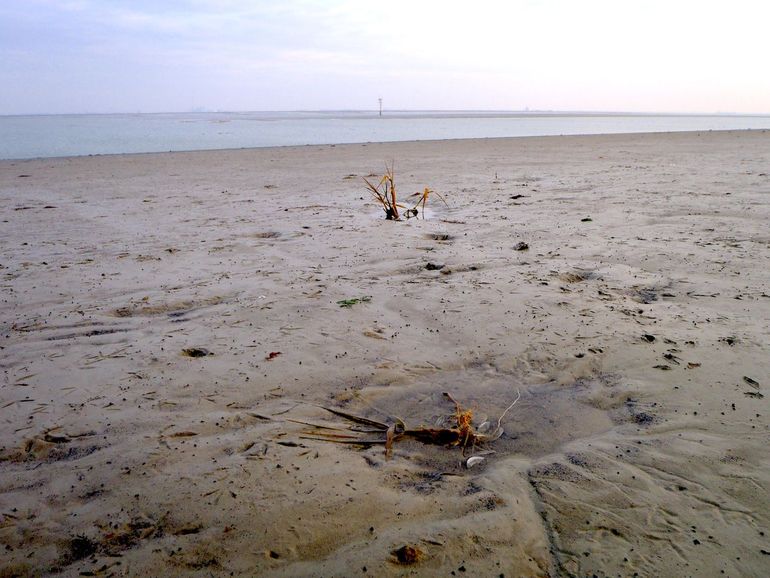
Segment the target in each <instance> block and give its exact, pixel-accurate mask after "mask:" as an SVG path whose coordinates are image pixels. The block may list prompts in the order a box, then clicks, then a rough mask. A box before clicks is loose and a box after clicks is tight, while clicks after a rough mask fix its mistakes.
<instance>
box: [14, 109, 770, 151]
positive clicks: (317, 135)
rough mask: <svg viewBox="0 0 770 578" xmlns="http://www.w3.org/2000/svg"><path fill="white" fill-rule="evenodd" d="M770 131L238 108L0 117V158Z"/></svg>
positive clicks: (750, 124)
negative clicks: (597, 135) (210, 111)
mask: <svg viewBox="0 0 770 578" xmlns="http://www.w3.org/2000/svg"><path fill="white" fill-rule="evenodd" d="M727 129H770V116H739V115H646V114H645V115H643V114H585V113H575V114H572V113H541V112H523V113H519V112H516V113H512V112H424V111H419V112H385V113H383V115H382V116H381V117H380V116H378V115H377V113H371V112H243V113H229V112H228V113H173V114H99V115H39V116H0V159H25V158H36V157H60V156H77V155H96V154H114V153H147V152H161V151H184V150H206V149H231V148H251V147H271V146H286V145H310V144H340V143H360V142H392V141H410V140H444V139H459V138H494V137H518V136H538V135H567V134H608V133H631V132H669V131H698V130H727Z"/></svg>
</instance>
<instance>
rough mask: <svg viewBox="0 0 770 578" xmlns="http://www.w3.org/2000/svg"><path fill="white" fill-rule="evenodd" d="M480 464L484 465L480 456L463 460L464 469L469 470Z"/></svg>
mask: <svg viewBox="0 0 770 578" xmlns="http://www.w3.org/2000/svg"><path fill="white" fill-rule="evenodd" d="M482 463H484V458H482V457H481V456H472V457H470V458H468V459H467V460H465V467H466V468H468V469H471V468H472V467H473V466H477V465H479V464H482Z"/></svg>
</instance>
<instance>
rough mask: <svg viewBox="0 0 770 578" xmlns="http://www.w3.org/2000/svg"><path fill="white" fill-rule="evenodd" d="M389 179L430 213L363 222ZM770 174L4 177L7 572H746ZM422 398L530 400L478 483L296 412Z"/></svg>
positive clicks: (606, 149)
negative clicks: (420, 199)
mask: <svg viewBox="0 0 770 578" xmlns="http://www.w3.org/2000/svg"><path fill="white" fill-rule="evenodd" d="M386 161H388V162H389V161H394V162H395V167H396V179H397V183H398V184H399V185H400V187H401V191H402V192H403V193H407V192H412V191H416V190H421V189H422V187H424V186H430V187H432V188H434V189H435V190H437V191H439V192H441V193H443V194H444V195H445V196H446V199H447V202H448V205H449V206H448V207H444V206H442V205H441V203H440V202H439V201H438V199H437V198H434V199H432V200H431V202H430V205H429V206H430V207H431V208H432V209H433V211H432V212H431V214H430V215H429V218H428V219H427V220H414V219H412V220H409V221H408V222H399V223H396V222H387V221H385V220H384V219H383V218H382V212H381V210H380V209H379V208H378V207H377V206H376V205H375V204H374V203H373V202H372V201H371V199H370V198H369V197H368V196H367V194H366V192H365V190H364V188H363V182H362V180H361V176H365V175H369V174H372V173H380V174H381V173H382V170H383V168H384V163H385V162H386ZM768 174H770V133H766V132H764V131H762V132H725V133H698V134H696V133H691V134H660V135H653V134H647V135H613V136H589V137H556V138H522V139H502V140H475V141H453V142H423V143H398V144H369V145H346V146H323V147H318V146H312V147H296V148H281V149H262V150H239V151H219V152H194V153H173V154H171V153H169V154H157V155H126V156H104V157H90V158H73V159H44V160H31V161H4V162H1V163H0V211H1V214H2V227H1V228H0V241H1V242H2V259H1V260H0V275H1V276H2V303H1V304H0V306H1V307H2V309H1V312H2V313H1V316H0V365H1V366H2V384H0V460H1V461H0V492H1V493H0V515H2V526H1V527H0V547H2V553H1V554H0V559H1V560H2V567H3V568H2V571H0V575H3V576H8V575H26V574H31V575H34V574H47V573H54V572H56V573H61V575H63V576H77V575H78V574H80V573H82V572H91V573H93V574H87V575H130V576H159V575H200V576H209V575H229V574H231V573H233V574H235V575H244V576H251V575H260V574H261V575H271V576H400V575H415V576H434V575H435V576H447V575H453V574H454V575H461V574H462V573H463V572H465V573H466V574H465V575H468V576H498V575H505V576H561V575H575V576H584V575H592V574H595V575H599V576H605V575H608V576H609V575H612V576H631V575H636V574H638V575H639V576H677V577H678V576H719V575H722V574H721V573H722V572H723V573H724V575H727V576H765V575H767V570H768V567H769V565H770V556H769V554H768V553H769V552H770V537H768V531H770V528H769V527H768V525H769V524H768V519H769V517H770V514H769V512H768V505H769V503H768V502H769V500H768V489H769V487H770V452H769V451H768V441H770V440H769V438H768V418H767V416H768V407H767V406H768V384H770V351H769V350H770V347H768V344H769V343H770V176H768ZM589 219H590V220H589ZM519 242H525V243H527V244H528V245H529V249H528V250H521V251H519V250H516V249H515V246H516V245H517V244H518V243H519ZM428 263H432V264H434V265H436V266H441V265H444V267H443V268H442V269H435V268H432V270H429V269H427V268H426V265H427V264H428ZM364 296H367V297H371V300H369V301H364V302H361V303H358V304H355V305H353V306H352V307H349V308H344V307H340V306H339V305H338V303H337V302H338V301H340V300H343V299H350V298H360V297H364ZM644 336H648V337H646V338H645V337H644ZM196 347H197V348H205V349H206V350H208V351H209V352H210V353H211V354H210V355H206V356H204V357H188V356H185V355H184V354H183V350H184V349H189V348H196ZM277 352H280V353H279V354H275V353H277ZM271 353H273V354H274V355H272V359H269V358H270V357H271ZM445 391H446V392H449V393H451V394H452V395H453V396H454V397H455V398H456V399H457V400H458V401H459V402H460V403H461V404H462V405H463V406H464V407H467V408H470V409H472V410H473V411H474V420H475V421H474V424H475V425H476V426H478V425H479V424H480V423H481V422H482V421H483V420H484V416H486V417H487V418H488V419H490V420H492V421H496V420H497V418H498V417H499V416H500V414H501V413H502V411H503V410H504V409H505V407H506V406H508V405H509V404H510V402H511V401H513V399H515V397H516V394H517V391H520V392H521V396H522V397H521V400H520V402H519V403H518V404H516V405H515V406H514V407H513V408H512V409H511V411H510V412H509V413H508V414H507V415H506V416H505V417H504V419H503V420H502V426H503V428H504V429H505V434H504V435H503V437H502V438H500V439H499V440H497V441H494V442H491V443H487V444H484V445H481V446H478V447H475V448H470V447H468V448H466V451H465V454H466V457H467V456H469V455H473V454H482V453H483V452H490V451H492V452H494V453H486V454H484V455H485V458H486V459H485V461H484V463H482V464H480V465H476V466H475V467H473V468H472V469H466V468H464V467H463V459H464V458H463V455H462V454H463V450H462V449H461V448H459V447H455V448H444V447H435V446H428V445H421V444H419V443H417V442H398V443H396V444H395V446H394V448H393V456H392V457H391V458H390V459H385V456H384V449H383V447H382V446H373V447H369V448H367V449H360V448H357V447H355V446H348V445H341V444H335V443H329V442H324V441H317V440H313V439H307V436H306V435H305V434H304V433H303V432H304V431H306V430H307V426H303V425H302V424H299V423H297V422H296V421H289V420H300V421H308V422H314V423H336V424H340V425H343V424H344V423H345V420H344V419H342V418H336V417H335V416H333V415H332V414H330V413H328V412H326V411H325V410H323V409H321V408H319V407H318V406H317V404H321V405H327V406H333V407H336V408H341V409H343V410H344V411H347V412H351V413H355V414H358V415H366V416H369V417H373V418H375V419H378V420H381V421H382V420H389V419H390V418H388V417H385V414H388V415H390V416H398V417H399V418H401V419H403V420H405V422H406V424H407V425H408V426H409V427H418V426H421V425H425V426H432V425H435V423H436V420H437V419H439V418H441V417H442V416H448V415H451V413H452V411H453V406H452V404H451V403H449V401H448V400H447V399H446V398H445V397H443V396H442V393H443V392H445ZM372 408H378V409H379V410H380V412H377V411H375V410H374V409H372ZM389 423H392V420H391V421H389ZM329 431H334V430H329ZM404 545H410V546H413V547H415V548H417V549H419V551H420V552H422V555H421V556H420V558H419V560H418V561H417V562H416V563H414V564H412V565H402V564H399V563H398V562H397V559H396V557H395V556H394V555H393V554H392V551H394V550H396V549H397V548H400V547H401V546H404ZM81 575H82V574H81Z"/></svg>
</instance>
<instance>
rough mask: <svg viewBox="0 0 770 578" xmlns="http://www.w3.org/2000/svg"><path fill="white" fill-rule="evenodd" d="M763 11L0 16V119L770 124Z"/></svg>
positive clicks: (179, 2) (499, 7) (526, 2)
mask: <svg viewBox="0 0 770 578" xmlns="http://www.w3.org/2000/svg"><path fill="white" fill-rule="evenodd" d="M768 22H770V2H768V1H767V0H731V1H710V0H700V1H690V0H662V1H661V0H507V1H506V0H464V1H460V2H456V1H454V0H441V1H436V0H381V1H370V0H275V1H266V0H184V1H183V0H133V1H128V0H0V114H59V113H114V112H186V111H191V110H196V109H202V110H211V111H217V110H221V111H256V110H373V109H376V108H377V105H378V100H377V99H378V98H382V99H383V108H384V109H385V110H386V111H387V110H404V109H409V110H523V109H526V108H529V109H531V110H563V111H577V110H581V111H629V112H685V113H713V112H732V113H770V74H768V72H767V70H768V56H770V36H768V33H767V26H768Z"/></svg>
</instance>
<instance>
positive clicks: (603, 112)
mask: <svg viewBox="0 0 770 578" xmlns="http://www.w3.org/2000/svg"><path fill="white" fill-rule="evenodd" d="M258 113H262V114H264V113H282V114H290V113H295V114H296V113H323V114H328V113H368V114H372V115H374V116H386V114H387V113H391V114H392V113H444V114H461V113H476V114H501V113H502V114H524V115H526V114H563V115H571V114H574V115H608V116H609V115H637V116H770V112H731V111H715V112H681V111H629V110H579V109H578V110H569V109H532V108H526V109H491V108H490V109H485V108H447V109H438V108H435V109H434V108H392V109H386V108H383V109H382V114H381V115H380V111H379V109H368V108H360V109H359V108H339V109H333V108H319V109H275V110H268V109H254V110H209V109H205V108H200V109H197V108H196V109H188V110H167V111H154V112H144V111H113V112H27V113H0V117H20V116H110V115H164V114H258Z"/></svg>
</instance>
